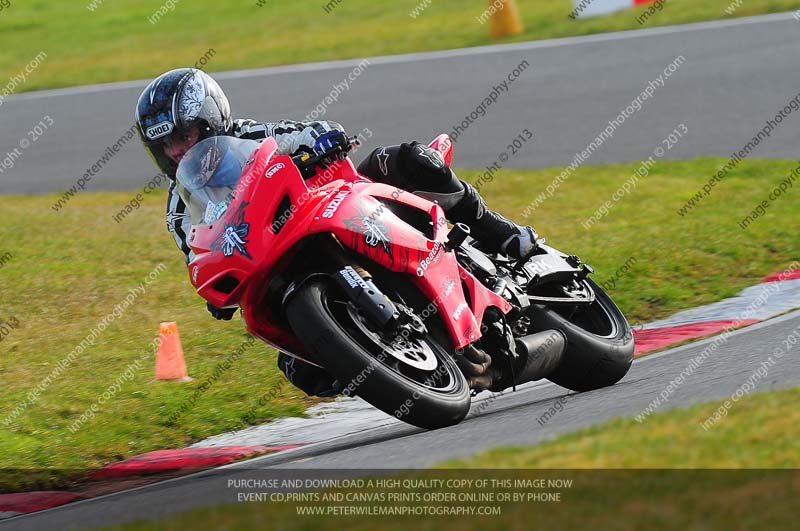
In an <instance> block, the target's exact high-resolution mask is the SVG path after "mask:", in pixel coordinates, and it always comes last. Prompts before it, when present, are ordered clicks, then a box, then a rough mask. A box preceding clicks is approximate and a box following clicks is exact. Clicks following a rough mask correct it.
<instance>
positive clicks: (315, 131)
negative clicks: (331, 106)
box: [135, 68, 538, 395]
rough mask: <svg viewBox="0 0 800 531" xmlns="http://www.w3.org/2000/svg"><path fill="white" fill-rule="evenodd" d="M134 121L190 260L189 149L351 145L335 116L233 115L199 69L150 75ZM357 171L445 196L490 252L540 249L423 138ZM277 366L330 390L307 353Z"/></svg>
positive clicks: (450, 211) (319, 150)
mask: <svg viewBox="0 0 800 531" xmlns="http://www.w3.org/2000/svg"><path fill="white" fill-rule="evenodd" d="M135 120H136V124H137V126H138V127H137V129H138V131H139V136H140V139H141V141H142V144H143V145H144V147H145V149H146V150H147V152H148V154H149V155H150V157H151V158H152V159H153V161H154V162H155V164H156V165H157V166H158V167H159V168H160V169H161V171H163V172H164V173H165V174H166V175H167V176H168V177H169V178H170V179H171V180H172V183H171V185H170V188H169V192H168V199H167V214H166V220H167V229H168V230H169V232H170V233H172V235H173V237H174V239H175V242H176V244H177V245H178V247H179V248H180V249H181V250H182V251H183V253H184V255H185V258H186V262H187V263H189V262H191V261H192V259H193V253H192V250H191V248H190V247H189V245H188V242H187V235H188V234H189V232H190V229H191V218H190V216H189V214H188V211H187V207H186V204H185V203H184V202H183V200H182V199H181V198H180V197H179V195H178V193H177V190H176V184H175V172H176V170H177V167H178V163H179V162H180V161H181V159H182V158H183V156H184V155H185V154H186V152H187V151H188V150H189V149H190V148H191V147H192V146H194V145H195V144H196V143H197V142H199V141H200V140H203V139H205V138H208V137H210V136H220V135H228V136H234V137H238V138H243V139H252V140H263V139H265V138H267V137H274V138H275V140H276V141H277V143H278V146H279V151H280V153H281V154H286V155H294V154H297V153H298V152H306V153H309V154H312V155H322V154H324V153H326V152H328V151H329V150H330V149H331V148H333V147H334V146H336V145H341V146H344V145H347V144H349V140H348V138H347V135H346V133H345V131H344V128H343V127H342V126H341V125H340V124H338V123H336V122H332V121H314V122H299V121H292V120H280V121H277V122H257V121H255V120H251V119H235V120H234V119H232V118H231V110H230V104H229V102H228V99H227V97H226V96H225V94H224V92H223V91H222V89H221V88H220V86H219V85H218V84H217V82H216V81H215V80H214V79H213V78H212V77H211V76H209V75H208V74H206V73H205V72H203V71H201V70H198V69H194V68H178V69H175V70H170V71H168V72H165V73H164V74H161V75H160V76H158V77H156V78H155V79H154V80H153V81H151V82H150V83H149V84H148V85H147V87H145V89H144V90H143V91H142V93H141V95H140V96H139V99H138V101H137V104H136V109H135ZM358 171H359V173H361V174H363V175H366V176H367V177H369V178H370V179H372V180H374V181H379V182H384V183H387V184H390V185H393V186H396V187H398V188H400V189H402V190H405V191H409V192H412V193H415V194H417V195H419V196H421V197H424V198H426V199H429V200H431V201H434V200H435V201H438V203H439V204H440V206H441V207H442V208H443V209H444V211H445V213H446V215H447V218H448V219H449V220H450V221H452V222H461V223H465V224H466V225H468V226H469V227H470V229H471V231H472V235H473V237H475V239H476V240H478V242H480V244H481V246H482V247H483V248H484V249H485V250H487V251H489V252H497V253H503V254H505V255H507V256H509V257H511V258H515V259H525V258H527V257H528V256H530V255H531V254H532V253H533V252H534V251H535V249H536V245H537V243H536V240H537V237H538V236H537V234H536V232H535V231H534V230H533V228H531V227H529V226H519V225H517V224H515V223H514V222H512V221H510V220H508V219H507V218H505V217H503V216H502V215H500V214H499V213H497V212H494V211H492V210H490V209H489V208H488V207H487V206H486V203H485V202H484V200H483V198H482V197H481V195H480V194H479V193H478V191H477V190H476V189H475V188H474V187H473V186H472V185H470V184H469V183H467V182H465V181H462V180H460V179H458V177H457V176H456V175H455V173H454V172H453V170H452V169H451V168H449V167H448V166H447V164H445V162H444V159H443V158H442V156H441V154H440V153H439V152H438V151H436V150H434V149H431V148H430V147H428V146H426V145H424V144H420V143H418V142H410V143H403V144H400V145H398V146H385V147H379V148H377V149H375V150H374V151H373V152H372V153H371V154H370V155H369V156H368V157H367V158H366V159H365V160H364V161H363V162H362V163H361V164H360V165H359V166H358ZM207 306H208V310H209V312H210V313H211V314H212V315H213V316H214V317H215V318H216V319H225V320H228V319H231V317H232V316H233V314H234V313H235V312H236V308H235V307H234V308H216V307H214V306H212V305H211V304H210V303H209V304H208V305H207ZM278 365H279V367H280V368H281V370H282V371H283V372H284V373H285V374H286V375H287V377H288V378H289V380H290V381H292V383H294V384H295V385H297V386H298V387H300V388H301V389H303V390H304V391H305V392H306V393H308V394H314V395H324V394H325V393H328V392H329V390H330V388H331V382H330V377H329V376H328V375H327V373H325V371H322V370H321V369H319V368H317V367H314V366H311V365H309V364H306V363H304V362H302V361H301V360H297V359H296V358H292V357H289V356H286V355H284V354H281V355H280V356H279V360H278ZM325 377H327V380H326V379H325ZM333 388H335V386H333Z"/></svg>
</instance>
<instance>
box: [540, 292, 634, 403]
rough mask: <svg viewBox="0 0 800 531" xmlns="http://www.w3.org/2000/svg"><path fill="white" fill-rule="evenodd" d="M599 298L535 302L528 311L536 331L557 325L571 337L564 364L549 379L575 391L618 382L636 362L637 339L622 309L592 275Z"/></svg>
mask: <svg viewBox="0 0 800 531" xmlns="http://www.w3.org/2000/svg"><path fill="white" fill-rule="evenodd" d="M585 282H588V283H589V285H590V286H591V288H592V289H593V290H594V292H595V295H596V298H595V300H594V302H592V303H591V304H589V305H588V306H583V307H576V308H574V309H570V308H569V307H563V306H562V307H549V306H544V305H534V306H533V307H531V308H530V309H529V312H528V315H529V316H530V318H531V322H532V323H533V327H532V331H533V332H539V331H542V330H550V329H557V330H561V331H562V332H563V333H564V335H565V336H566V338H567V348H566V351H565V352H564V356H563V358H562V361H561V364H560V365H559V367H558V368H557V369H556V370H555V371H554V372H553V373H551V374H550V375H548V376H547V379H548V380H550V381H551V382H553V383H556V384H558V385H560V386H562V387H566V388H567V389H571V390H573V391H592V390H594V389H601V388H603V387H608V386H610V385H614V384H615V383H617V382H618V381H620V380H621V379H622V378H623V377H624V376H625V375H626V374H627V373H628V370H629V369H630V367H631V364H632V363H633V350H634V339H633V332H632V331H631V327H630V325H629V324H628V321H627V320H626V319H625V316H624V315H623V314H622V312H621V311H620V309H619V308H618V307H617V305H616V304H615V303H614V301H613V300H611V297H609V296H608V295H607V294H606V293H605V292H604V291H603V290H602V288H600V287H599V286H598V285H597V284H596V283H595V282H593V281H592V280H591V279H586V280H585Z"/></svg>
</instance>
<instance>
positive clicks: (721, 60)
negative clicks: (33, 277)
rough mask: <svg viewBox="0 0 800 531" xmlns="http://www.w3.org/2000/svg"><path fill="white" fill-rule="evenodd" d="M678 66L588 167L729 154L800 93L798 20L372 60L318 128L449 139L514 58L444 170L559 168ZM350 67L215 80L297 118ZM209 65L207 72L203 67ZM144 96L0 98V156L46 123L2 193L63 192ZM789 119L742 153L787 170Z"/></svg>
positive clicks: (126, 153) (110, 169) (132, 179)
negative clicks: (518, 140) (658, 151)
mask: <svg viewBox="0 0 800 531" xmlns="http://www.w3.org/2000/svg"><path fill="white" fill-rule="evenodd" d="M202 53H204V52H203V51H201V50H198V55H201V54H202ZM680 55H682V56H683V57H685V62H684V63H683V64H682V65H681V66H680V67H679V69H678V70H677V72H675V73H674V74H673V75H672V76H671V77H670V78H669V79H667V80H666V81H665V84H664V86H663V87H661V88H658V89H657V91H656V93H655V95H654V97H653V98H651V99H649V100H647V101H645V102H644V103H645V105H644V106H643V108H642V109H641V110H640V111H638V112H636V113H635V114H634V115H633V116H631V117H630V118H629V119H628V120H626V121H625V123H624V124H623V125H622V126H621V127H619V128H618V129H617V131H616V132H615V133H614V136H613V138H611V139H609V140H607V141H606V142H605V143H604V144H603V146H602V147H601V148H600V149H598V150H597V151H596V152H595V153H594V154H593V155H592V156H591V157H590V158H589V160H588V161H587V163H603V162H621V161H638V160H642V159H645V158H647V157H648V156H650V155H652V153H653V150H654V149H655V148H656V147H658V146H659V145H660V144H661V141H662V140H663V139H664V138H665V137H666V136H667V135H668V134H669V133H670V132H672V131H673V130H674V129H675V128H676V127H678V126H679V124H681V123H683V124H684V125H685V126H686V127H687V128H688V129H689V133H688V135H687V136H686V137H685V138H684V139H682V140H681V141H680V142H679V143H678V145H677V147H675V148H673V149H671V150H670V151H668V152H667V153H666V156H665V158H668V159H685V158H691V157H695V156H699V155H713V156H729V155H730V154H731V153H732V152H734V151H736V150H738V149H740V148H741V147H742V146H743V145H744V144H746V143H747V142H748V140H749V139H750V138H752V137H753V136H754V135H755V134H756V133H757V132H758V130H760V129H761V128H762V127H763V125H764V123H765V121H766V120H767V119H770V118H772V117H774V116H775V114H776V113H777V112H779V111H780V110H781V109H782V108H783V107H784V106H785V105H786V103H787V101H788V100H790V99H791V98H792V97H794V95H796V94H797V92H798V90H800V68H798V67H797V65H796V58H797V57H798V56H799V55H800V23H799V22H797V21H795V20H794V19H793V18H792V16H791V14H789V13H783V14H776V15H768V16H764V17H754V18H746V19H735V20H728V21H719V22H711V23H701V24H692V25H686V26H674V27H666V28H656V29H650V30H636V31H629V32H622V33H612V34H602V35H595V36H587V37H576V38H566V39H557V40H546V41H536V42H529V43H520V44H512V45H504V46H490V47H483V48H471V49H465V50H451V51H443V52H432V53H422V54H411V55H406V56H392V57H384V58H375V59H370V65H369V66H368V67H367V68H366V69H365V70H364V71H363V72H362V73H361V75H360V76H358V77H357V79H355V81H353V82H352V83H351V88H350V90H348V91H346V92H344V93H343V94H341V95H340V96H339V97H338V102H336V103H333V104H332V105H331V106H329V107H328V108H327V109H326V112H325V114H324V115H323V116H322V117H321V118H325V119H333V120H336V121H338V122H340V123H342V124H343V125H344V126H345V127H346V128H347V129H348V131H350V132H351V133H354V134H355V133H358V132H361V131H362V130H363V129H364V128H368V129H369V130H370V131H372V132H373V136H372V138H371V139H370V140H369V142H368V143H367V144H366V145H365V146H364V149H363V150H362V152H361V153H358V154H356V155H355V158H356V159H357V160H360V159H361V158H363V156H365V155H366V154H367V153H368V150H369V149H371V148H373V147H375V146H378V145H386V144H393V143H399V142H401V141H406V140H411V139H420V140H427V139H430V138H433V137H434V136H435V135H436V134H437V133H439V132H442V131H445V132H449V131H450V130H451V128H452V126H454V125H456V124H458V123H459V122H461V121H462V120H463V119H464V117H465V116H467V115H469V114H470V113H471V112H472V111H474V110H475V108H476V107H477V106H478V105H479V104H480V103H481V101H482V100H483V99H484V98H485V97H487V96H488V95H489V93H490V92H491V90H492V87H493V86H496V85H499V84H500V83H501V82H502V81H503V80H504V79H506V77H507V75H508V74H509V72H511V71H512V70H513V69H514V68H515V67H516V66H517V65H519V64H520V63H521V62H522V61H527V62H528V63H529V65H530V66H529V67H528V68H527V69H525V70H524V72H523V73H522V75H521V76H520V77H519V78H518V79H517V80H516V81H515V82H514V83H513V84H511V85H510V86H509V89H508V91H507V92H505V93H503V94H502V95H500V96H499V99H498V100H497V102H496V103H495V104H493V105H492V106H490V107H489V108H488V109H487V110H486V114H485V116H483V117H480V118H479V119H478V120H477V121H475V122H474V123H473V124H472V125H471V126H470V127H469V129H467V130H466V132H464V133H463V134H462V135H461V137H460V138H459V139H458V143H457V145H456V162H455V165H456V166H459V167H469V168H482V167H485V166H487V165H489V164H491V163H493V162H495V161H497V160H498V157H499V155H500V153H502V152H504V151H506V150H507V149H506V146H507V145H508V144H509V143H511V142H512V141H513V140H514V138H515V137H516V136H517V135H518V134H520V133H521V132H522V130H523V129H525V128H528V129H529V130H530V131H532V132H533V133H534V142H533V143H529V144H528V145H527V146H525V147H523V149H522V150H521V152H520V153H518V154H516V155H514V156H511V157H510V158H509V160H508V162H507V163H505V165H506V166H509V167H517V168H536V167H548V166H557V165H564V164H567V163H569V162H571V161H572V160H573V158H574V157H575V154H576V153H577V152H580V151H582V150H583V149H584V148H585V147H586V145H587V144H588V143H589V142H591V141H592V140H593V139H594V138H595V137H596V136H597V135H598V134H599V133H600V132H601V131H602V130H603V129H604V128H605V127H606V124H607V122H608V121H609V120H613V119H614V118H615V117H617V115H618V114H619V113H620V111H621V110H622V109H624V108H626V107H627V106H628V105H630V103H631V102H632V101H633V99H634V98H636V97H637V96H638V95H639V94H640V92H641V91H642V90H643V89H644V88H645V87H646V86H648V84H649V83H650V82H651V81H652V80H654V79H656V78H657V77H658V75H659V74H661V73H662V71H663V69H664V68H665V67H666V66H667V65H668V64H670V63H671V62H672V61H673V60H674V59H675V58H676V57H678V56H680ZM50 60H51V59H47V60H46V61H45V62H44V63H43V64H42V65H41V66H40V68H42V69H46V68H47V61H50ZM358 62H360V60H354V61H340V62H334V63H320V64H311V65H295V66H287V67H277V68H266V69H261V70H255V71H241V72H228V73H221V74H219V75H216V74H215V75H216V77H217V78H218V79H219V80H220V82H221V84H222V86H223V88H224V89H225V91H226V93H227V94H228V96H229V98H230V100H231V102H232V108H233V111H234V115H235V116H237V117H252V118H254V119H260V120H277V119H281V118H288V119H303V118H304V117H305V116H306V115H307V114H308V113H310V112H311V111H312V110H313V109H314V108H315V107H317V106H318V105H319V104H320V103H321V102H322V101H323V100H324V98H325V96H326V95H328V94H329V93H330V92H331V90H332V87H333V85H334V84H335V83H339V82H341V81H342V80H343V79H345V77H346V76H347V75H348V74H349V73H350V72H351V71H353V66H354V65H355V64H357V63H358ZM176 66H177V65H176ZM208 68H209V69H210V70H212V71H213V58H212V59H211V62H210V63H209V65H208ZM35 75H36V72H35V71H34V72H33V73H32V74H31V76H35ZM145 85H146V81H132V82H125V83H118V84H112V85H105V86H92V87H78V88H73V89H61V90H53V91H42V92H34V93H27V94H20V95H16V96H9V97H8V98H7V99H6V101H5V102H4V104H3V106H2V107H0V119H2V120H3V124H4V127H3V128H2V130H0V156H5V152H7V151H10V150H12V149H13V148H14V147H16V146H18V144H19V142H20V140H21V139H22V138H25V136H26V132H27V131H28V130H30V129H31V128H32V127H33V126H34V125H36V124H37V123H38V122H39V121H40V120H41V119H42V118H43V116H44V115H49V116H50V117H51V118H52V120H53V122H54V124H53V126H52V127H50V128H49V129H48V130H47V131H45V133H44V135H43V136H42V137H41V138H40V139H39V140H38V141H37V142H36V143H35V144H33V145H32V146H31V147H29V148H28V149H26V150H24V151H22V154H21V156H20V157H19V158H18V159H17V160H16V161H15V165H14V167H13V168H11V169H7V170H5V171H4V172H3V173H2V175H0V193H4V194H9V193H43V192H54V191H63V190H66V189H68V188H69V187H70V186H72V185H73V184H75V182H76V181H77V180H78V179H79V178H80V177H81V176H83V175H84V173H85V172H86V170H87V169H88V168H90V167H91V166H92V165H93V164H94V163H96V162H97V161H98V159H100V158H101V157H102V155H103V153H104V152H105V150H106V147H107V146H109V145H111V144H113V143H114V141H116V139H118V138H120V137H121V136H122V135H124V133H125V131H126V130H128V129H129V127H130V125H131V124H132V119H133V118H132V116H133V107H134V104H135V102H136V99H137V97H138V95H139V93H140V92H141V90H142V89H143V87H144V86H145ZM794 114H800V112H797V113H794ZM798 121H800V119H798V118H797V117H796V116H794V115H792V116H790V117H789V118H788V119H786V120H784V121H783V123H782V124H781V125H780V126H779V127H778V128H777V129H776V130H775V131H774V132H773V133H772V136H771V137H770V138H769V139H768V140H767V141H765V142H762V143H761V145H760V146H758V147H757V148H756V149H755V150H754V151H753V153H752V154H751V157H768V158H769V157H772V158H793V157H794V156H795V155H796V153H797V135H796V133H795V131H796V128H797V125H796V124H797V123H798ZM8 124H13V125H8ZM155 173H156V170H155V166H154V165H153V164H152V163H151V161H150V159H149V158H148V157H147V156H146V155H145V154H144V151H143V150H142V148H141V147H140V146H139V145H138V142H129V143H128V144H126V145H125V146H124V147H123V148H122V149H121V150H120V152H119V153H118V154H117V155H116V156H115V157H113V158H112V159H111V161H110V162H108V163H107V164H105V165H104V166H103V167H102V169H100V171H99V173H98V174H97V175H95V176H94V177H92V179H91V181H90V182H89V183H88V185H87V187H86V189H87V190H95V191H97V190H134V189H138V188H141V187H142V186H144V185H145V184H146V183H147V181H148V180H150V179H151V178H152V177H153V176H154V175H155Z"/></svg>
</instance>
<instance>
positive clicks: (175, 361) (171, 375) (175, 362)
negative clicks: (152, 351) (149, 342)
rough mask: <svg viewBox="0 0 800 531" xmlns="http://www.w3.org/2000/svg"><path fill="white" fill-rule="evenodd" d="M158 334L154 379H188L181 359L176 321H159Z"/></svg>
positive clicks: (185, 380) (184, 364)
mask: <svg viewBox="0 0 800 531" xmlns="http://www.w3.org/2000/svg"><path fill="white" fill-rule="evenodd" d="M159 336H160V337H159V342H158V353H157V354H156V380H178V381H181V382H188V381H190V380H191V378H190V377H189V375H188V374H187V373H186V362H185V361H184V360H183V347H181V337H180V336H179V335H178V323H161V326H160V329H159Z"/></svg>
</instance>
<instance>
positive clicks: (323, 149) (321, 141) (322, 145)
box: [314, 130, 350, 155]
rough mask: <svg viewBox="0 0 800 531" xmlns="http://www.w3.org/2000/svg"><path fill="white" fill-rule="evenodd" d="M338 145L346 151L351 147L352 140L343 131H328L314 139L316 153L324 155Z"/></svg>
mask: <svg viewBox="0 0 800 531" xmlns="http://www.w3.org/2000/svg"><path fill="white" fill-rule="evenodd" d="M337 146H339V147H341V148H342V149H344V150H345V151H347V150H348V149H349V148H350V141H349V140H348V138H347V135H346V134H344V133H343V132H342V131H336V130H334V131H328V132H327V133H324V134H322V135H320V136H319V137H318V138H317V139H316V140H315V141H314V154H315V155H324V154H325V153H327V152H329V151H330V150H332V149H333V148H335V147H337Z"/></svg>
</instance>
